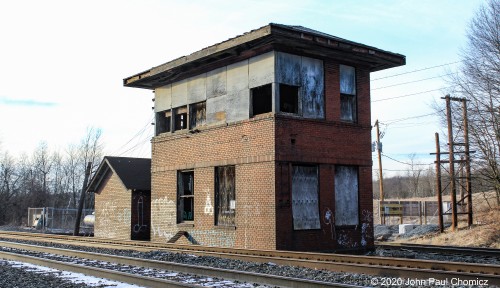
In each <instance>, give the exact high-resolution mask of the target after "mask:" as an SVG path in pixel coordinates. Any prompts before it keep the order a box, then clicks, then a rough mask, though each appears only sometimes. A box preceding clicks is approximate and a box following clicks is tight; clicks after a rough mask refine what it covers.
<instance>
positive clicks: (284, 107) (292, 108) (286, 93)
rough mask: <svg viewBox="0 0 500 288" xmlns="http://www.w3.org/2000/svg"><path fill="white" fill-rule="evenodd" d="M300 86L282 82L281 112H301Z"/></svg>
mask: <svg viewBox="0 0 500 288" xmlns="http://www.w3.org/2000/svg"><path fill="white" fill-rule="evenodd" d="M299 88H300V87H299V86H292V85H286V84H280V112H286V113H293V114H298V113H299Z"/></svg>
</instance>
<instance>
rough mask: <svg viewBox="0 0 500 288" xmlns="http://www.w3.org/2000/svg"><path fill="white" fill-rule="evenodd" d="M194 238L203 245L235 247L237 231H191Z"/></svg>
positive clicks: (193, 239)
mask: <svg viewBox="0 0 500 288" xmlns="http://www.w3.org/2000/svg"><path fill="white" fill-rule="evenodd" d="M189 234H190V235H191V237H192V239H190V241H191V242H193V241H196V242H197V243H199V244H201V245H207V246H218V247H234V242H235V239H236V235H235V234H236V233H228V232H227V231H216V230H196V231H192V232H189Z"/></svg>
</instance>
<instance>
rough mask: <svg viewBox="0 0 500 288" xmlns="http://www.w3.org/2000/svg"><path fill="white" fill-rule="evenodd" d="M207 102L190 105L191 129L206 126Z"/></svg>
mask: <svg viewBox="0 0 500 288" xmlns="http://www.w3.org/2000/svg"><path fill="white" fill-rule="evenodd" d="M206 111H207V102H206V101H203V102H200V103H195V104H191V105H189V122H190V123H189V128H190V129H194V128H196V127H200V126H204V125H205V124H206V122H207V114H206Z"/></svg>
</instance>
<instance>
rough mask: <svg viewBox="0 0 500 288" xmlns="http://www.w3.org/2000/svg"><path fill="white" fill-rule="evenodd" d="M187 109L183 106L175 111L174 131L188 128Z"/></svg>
mask: <svg viewBox="0 0 500 288" xmlns="http://www.w3.org/2000/svg"><path fill="white" fill-rule="evenodd" d="M187 116H188V114H187V107H186V106H182V107H179V108H175V109H174V131H177V130H182V129H186V128H187V121H188V119H187Z"/></svg>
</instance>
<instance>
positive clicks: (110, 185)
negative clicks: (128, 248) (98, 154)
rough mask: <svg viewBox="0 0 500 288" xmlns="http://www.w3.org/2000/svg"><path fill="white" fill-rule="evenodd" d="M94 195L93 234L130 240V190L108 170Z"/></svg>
mask: <svg viewBox="0 0 500 288" xmlns="http://www.w3.org/2000/svg"><path fill="white" fill-rule="evenodd" d="M100 187H101V188H100V190H99V191H97V193H96V195H95V225H94V235H95V237H101V238H118V239H125V240H130V234H131V230H130V229H131V228H130V223H131V219H130V207H131V199H132V195H131V192H130V191H128V190H127V189H126V188H125V186H124V185H123V183H122V182H121V180H120V179H119V178H118V176H116V174H115V173H113V172H110V173H108V175H107V176H106V178H105V180H104V181H103V183H102V184H101V185H100Z"/></svg>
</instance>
